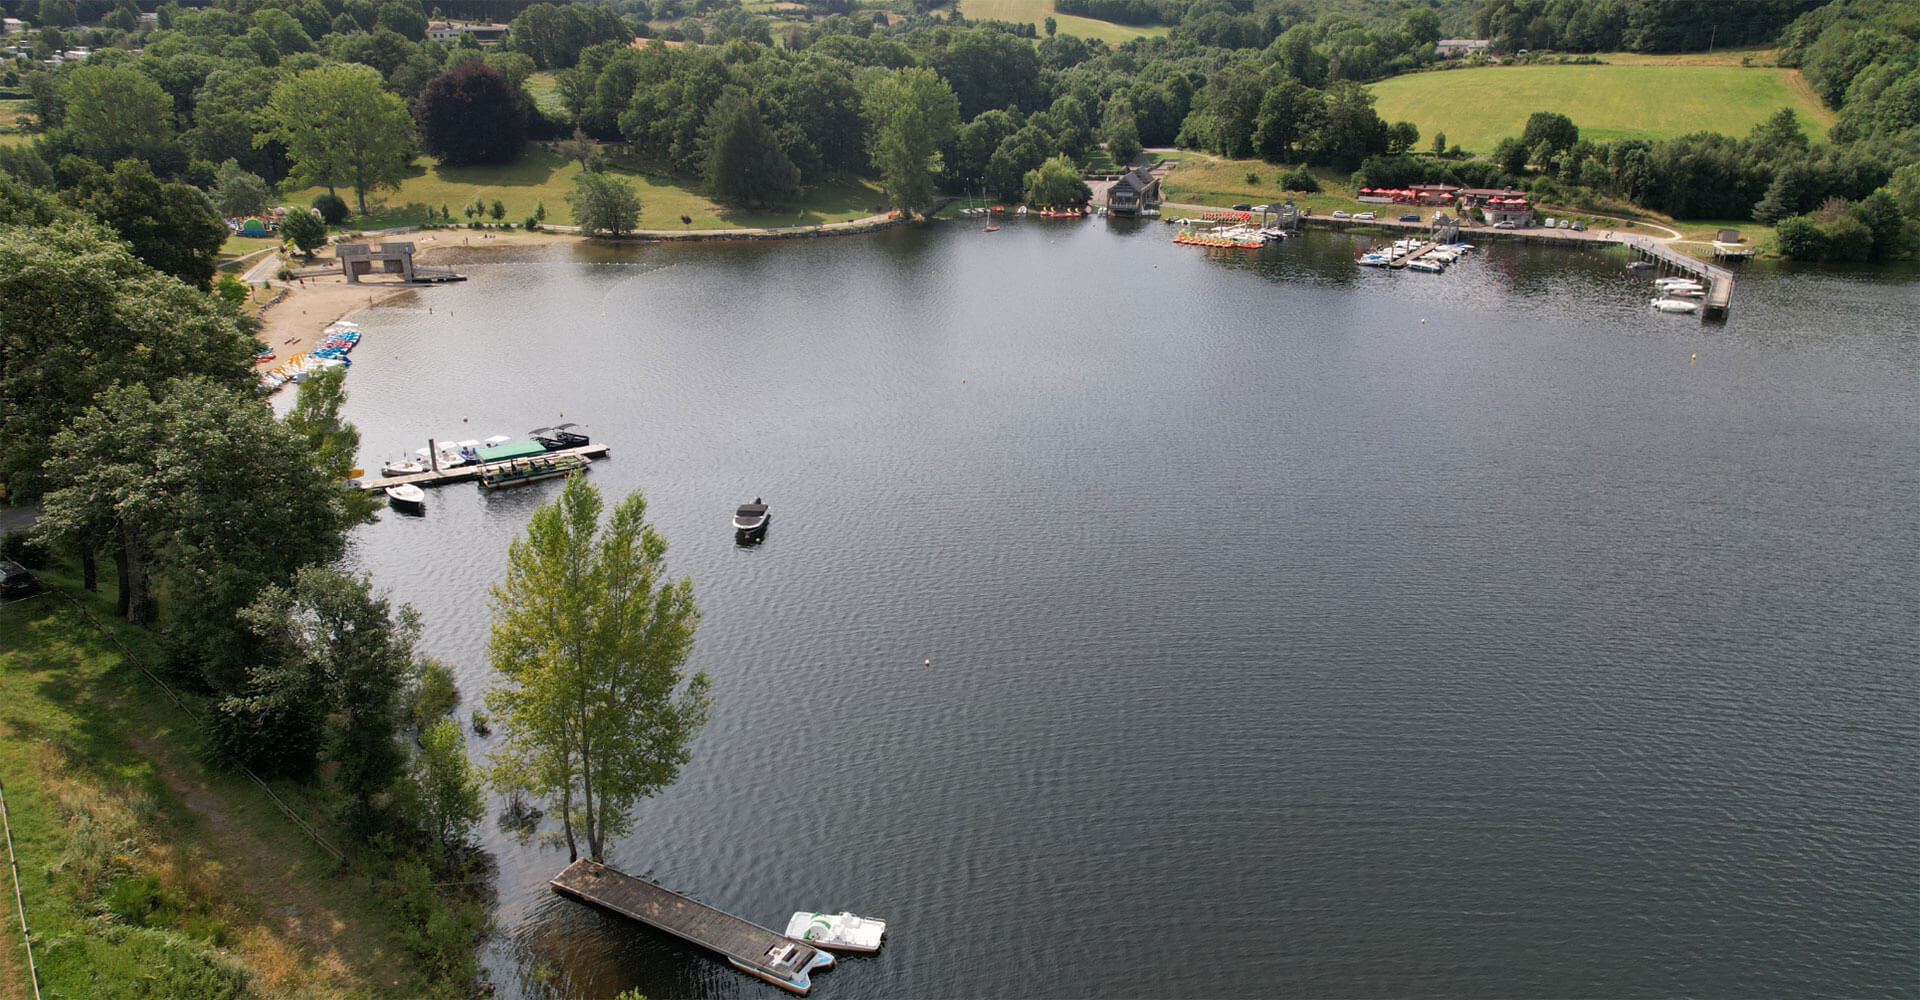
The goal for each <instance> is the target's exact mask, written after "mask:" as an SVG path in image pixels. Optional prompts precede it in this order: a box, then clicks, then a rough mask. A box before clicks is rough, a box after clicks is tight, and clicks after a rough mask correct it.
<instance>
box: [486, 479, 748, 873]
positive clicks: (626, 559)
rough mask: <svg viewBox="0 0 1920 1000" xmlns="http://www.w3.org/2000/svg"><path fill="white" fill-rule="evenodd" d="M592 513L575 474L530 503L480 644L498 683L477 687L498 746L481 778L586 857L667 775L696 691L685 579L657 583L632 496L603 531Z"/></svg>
mask: <svg viewBox="0 0 1920 1000" xmlns="http://www.w3.org/2000/svg"><path fill="white" fill-rule="evenodd" d="M601 508H602V504H601V501H600V493H599V491H598V490H597V489H595V488H594V487H593V485H592V484H590V483H588V482H587V480H586V478H585V477H584V476H575V477H574V478H573V479H572V480H570V481H569V482H568V483H567V488H566V490H565V491H563V492H562V493H561V494H560V497H559V499H557V500H555V501H554V502H552V503H549V504H543V505H542V506H541V507H540V508H539V509H538V510H536V511H534V513H533V518H532V520H531V521H529V522H528V524H527V534H526V536H525V537H524V538H518V539H515V540H514V542H513V545H512V547H511V548H509V549H508V550H507V577H506V579H505V580H503V581H501V582H500V583H498V584H496V585H495V586H494V588H493V619H494V625H493V635H492V638H491V640H490V641H489V643H488V648H487V651H488V656H489V659H490V660H491V662H492V664H493V668H494V669H495V670H497V671H499V673H500V676H501V677H502V678H503V679H504V683H503V684H502V685H500V686H498V687H495V688H493V689H492V690H489V691H488V692H487V707H488V708H489V709H490V710H492V712H493V713H494V715H495V716H496V719H497V721H498V722H499V724H500V730H501V736H502V742H503V746H502V748H501V750H500V752H499V753H497V754H495V755H494V756H493V768H492V772H491V775H490V777H491V780H492V782H493V784H494V785H495V787H498V788H501V789H503V790H523V791H526V792H528V793H530V794H533V795H536V796H540V797H543V798H546V799H548V801H549V803H550V804H551V805H553V806H554V807H555V808H556V809H557V811H558V813H559V815H560V822H561V825H562V828H563V829H564V831H565V834H566V839H567V854H568V856H569V857H570V858H578V857H579V856H580V841H581V840H585V841H586V853H587V856H588V857H591V858H593V859H595V860H599V859H601V858H603V857H604V856H605V854H606V847H607V843H608V842H609V841H610V840H612V839H613V838H615V837H617V836H619V835H621V834H622V833H625V832H626V831H627V830H628V829H630V828H631V827H632V822H633V818H632V809H633V806H634V804H635V803H636V802H638V801H640V800H641V799H644V798H647V797H649V796H651V795H653V794H654V793H655V792H658V791H659V790H660V789H662V788H665V787H666V786H667V785H669V784H672V783H673V781H674V779H675V778H676V777H678V775H679V773H680V766H681V765H682V764H684V763H686V762H687V760H688V759H689V756H690V752H689V750H688V747H687V744H688V743H689V741H691V740H692V738H693V736H694V734H695V733H697V732H699V730H700V727H701V726H703V725H705V724H706V721H707V712H708V705H709V700H708V691H709V688H710V685H709V683H708V681H707V676H706V674H704V673H696V674H694V675H693V676H692V677H683V676H682V674H681V668H682V667H683V666H684V665H685V663H686V661H687V657H688V655H689V654H691V653H692V652H693V633H694V629H695V627H696V626H697V625H698V624H699V621H700V612H699V609H698V608H696V607H695V606H694V603H693V583H692V581H690V580H686V579H681V580H678V581H670V580H668V579H667V578H666V554H667V541H666V539H665V538H663V537H661V536H660V534H659V532H657V531H655V530H654V529H653V526H652V525H650V524H648V523H647V521H646V512H647V502H646V500H645V498H643V497H642V496H641V495H640V494H639V493H637V492H636V493H634V494H632V495H630V496H628V497H627V498H626V499H625V500H622V501H620V503H619V504H617V505H616V506H615V507H614V509H613V515H612V517H611V518H610V519H608V521H607V523H606V524H605V525H604V527H603V526H602V525H601V523H600V514H601ZM683 681H684V685H683ZM555 797H557V799H558V801H557V802H553V799H554V798H555Z"/></svg>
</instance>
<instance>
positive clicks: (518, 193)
mask: <svg viewBox="0 0 1920 1000" xmlns="http://www.w3.org/2000/svg"><path fill="white" fill-rule="evenodd" d="M637 166H638V165H637V164H634V163H631V162H623V160H622V158H620V157H615V159H614V163H613V166H612V167H611V168H610V172H611V173H612V174H614V175H615V176H616V177H618V178H619V179H621V180H623V181H626V182H628V183H630V184H632V185H633V186H634V189H635V192H636V193H637V194H638V195H639V198H640V228H642V229H737V228H743V227H754V228H757V227H773V226H811V225H818V224H820V223H825V222H844V221H847V220H849V219H858V218H862V217H864V216H867V215H871V214H873V207H874V206H875V205H878V204H880V203H881V202H882V201H884V200H885V199H884V196H883V195H882V194H881V193H880V190H879V188H877V187H875V186H874V185H872V184H870V183H868V182H866V181H859V180H850V181H838V182H834V183H830V184H824V185H821V186H820V187H818V188H816V189H814V190H812V191H810V192H808V193H807V195H806V197H805V199H804V200H803V201H802V202H801V203H800V204H798V205H796V206H794V207H792V208H790V209H787V210H784V211H773V212H764V211H763V212H748V211H744V210H735V209H729V208H725V207H723V206H721V205H717V204H715V203H714V202H712V201H711V200H709V199H708V198H706V197H705V196H704V195H702V194H700V193H699V192H697V191H694V190H691V189H690V188H688V187H685V186H684V185H682V184H680V183H678V180H677V179H676V178H672V177H665V176H659V175H654V174H648V173H642V172H640V171H639V170H638V169H637ZM579 173H580V165H579V164H578V163H575V162H573V161H571V160H564V159H562V158H561V157H560V156H559V155H558V154H556V153H552V152H549V151H547V150H544V149H540V148H538V147H529V149H528V152H527V153H526V155H524V156H522V157H520V159H518V160H515V161H514V162H512V163H509V164H506V165H504V166H495V167H440V166H438V165H436V164H434V163H433V161H431V160H425V159H423V160H421V161H419V162H418V163H416V164H415V166H414V171H413V176H411V177H409V178H407V180H406V181H404V182H403V183H402V184H401V186H400V190H399V191H397V192H395V191H387V192H381V193H380V194H379V195H378V196H370V197H369V198H368V199H367V204H368V207H369V208H371V209H373V211H372V213H371V214H370V215H367V216H358V215H356V216H354V217H353V218H352V219H350V220H348V222H347V224H346V226H344V227H342V228H345V229H349V230H362V229H386V228H390V227H394V226H409V225H420V224H422V223H424V222H426V221H427V212H428V211H429V210H432V211H435V212H437V211H439V209H440V207H441V206H443V205H444V206H446V207H447V208H448V209H449V210H450V211H452V212H453V218H454V222H455V223H456V224H459V223H464V222H466V221H467V219H466V216H465V214H463V212H462V209H464V208H465V207H466V205H467V204H468V203H469V202H471V201H472V200H473V199H474V198H476V197H477V198H480V199H481V200H483V201H485V202H486V203H487V204H489V205H491V204H492V203H493V201H494V199H496V198H497V199H499V200H500V201H501V202H502V203H503V204H505V206H506V210H507V211H506V216H505V221H507V222H511V223H514V224H515V225H518V224H520V223H521V222H523V221H524V220H525V219H526V218H527V217H528V216H530V215H532V214H533V212H534V207H535V206H536V205H539V204H545V205H546V208H547V222H549V223H551V224H555V225H567V224H570V223H571V222H572V221H573V220H572V215H571V213H570V211H569V209H568V206H567V201H566V194H567V192H569V191H571V190H573V180H574V178H575V177H577V176H579ZM321 193H323V189H321V188H308V189H307V190H304V191H295V192H292V193H290V194H288V195H287V198H286V203H287V204H289V205H308V204H311V203H312V201H313V199H314V197H315V196H316V195H319V194H321ZM340 195H341V197H343V198H347V199H348V202H349V204H351V203H352V197H351V196H352V192H351V191H342V192H340ZM683 215H684V216H687V217H689V218H691V219H692V220H693V221H692V222H691V223H688V224H683V223H681V221H680V217H681V216H683Z"/></svg>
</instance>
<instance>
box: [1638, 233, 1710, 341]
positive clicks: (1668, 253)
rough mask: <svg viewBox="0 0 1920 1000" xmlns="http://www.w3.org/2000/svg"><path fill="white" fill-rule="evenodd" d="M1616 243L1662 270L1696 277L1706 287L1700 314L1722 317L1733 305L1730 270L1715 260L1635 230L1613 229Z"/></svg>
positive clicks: (1705, 317) (1704, 318)
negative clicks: (1688, 251)
mask: <svg viewBox="0 0 1920 1000" xmlns="http://www.w3.org/2000/svg"><path fill="white" fill-rule="evenodd" d="M1613 240H1614V242H1616V243H1622V244H1625V245H1626V246H1628V247H1631V248H1632V249H1633V250H1634V252H1636V253H1638V254H1639V255H1640V259H1642V260H1649V261H1652V262H1653V263H1655V264H1657V265H1659V269H1660V273H1661V274H1676V273H1678V274H1684V275H1687V276H1688V277H1691V278H1694V279H1696V280H1698V281H1699V282H1700V283H1701V284H1703V285H1705V286H1706V288H1707V295H1706V299H1705V301H1703V302H1702V303H1701V304H1700V318H1701V319H1703V320H1706V319H1718V320H1724V319H1726V318H1727V310H1728V309H1731V308H1732V307H1733V272H1732V271H1729V270H1727V269H1726V268H1724V267H1721V266H1720V265H1718V264H1709V263H1707V262H1706V261H1704V260H1701V259H1700V258H1698V257H1693V256H1689V255H1687V254H1683V253H1681V252H1680V251H1678V250H1675V249H1674V248H1672V247H1671V246H1668V245H1667V244H1666V243H1663V242H1661V241H1660V240H1655V239H1649V238H1647V237H1645V236H1641V235H1639V234H1637V233H1615V234H1614V236H1613Z"/></svg>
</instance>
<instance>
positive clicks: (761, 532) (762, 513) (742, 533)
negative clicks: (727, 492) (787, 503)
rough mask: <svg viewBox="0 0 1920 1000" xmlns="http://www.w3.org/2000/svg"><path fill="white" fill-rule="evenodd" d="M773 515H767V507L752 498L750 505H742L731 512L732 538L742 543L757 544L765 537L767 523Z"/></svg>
mask: <svg viewBox="0 0 1920 1000" xmlns="http://www.w3.org/2000/svg"><path fill="white" fill-rule="evenodd" d="M771 520H773V515H772V514H769V513H767V505H766V504H764V503H762V502H760V498H759V497H754V498H753V502H752V503H743V504H741V505H740V509H739V510H736V511H734V512H733V537H734V538H735V539H737V540H739V541H742V542H757V541H759V540H761V539H763V538H765V537H767V522H769V521H771Z"/></svg>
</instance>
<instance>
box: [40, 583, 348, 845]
mask: <svg viewBox="0 0 1920 1000" xmlns="http://www.w3.org/2000/svg"><path fill="white" fill-rule="evenodd" d="M61 596H63V597H65V598H66V599H67V602H68V603H69V604H72V605H73V607H74V609H75V610H77V611H79V612H80V614H81V616H83V617H84V618H86V620H87V621H88V622H89V623H91V624H92V625H93V627H94V628H95V629H98V630H99V632H100V634H101V635H104V636H106V637H107V640H108V641H110V642H112V643H113V644H114V646H116V647H118V648H119V650H120V655H122V656H124V657H126V660H127V662H128V663H130V664H133V668H134V669H135V670H138V671H140V673H141V674H142V675H143V676H145V677H146V679H147V680H150V681H152V682H153V683H154V685H155V686H156V687H158V688H159V689H160V691H161V693H163V694H165V695H166V696H167V700H169V701H171V702H173V705H174V707H175V708H178V709H179V710H180V711H182V712H184V713H186V716H187V718H189V719H192V720H193V724H194V725H196V726H201V723H200V717H199V716H197V715H195V714H194V713H193V709H191V708H188V707H187V703H186V702H184V701H182V700H180V696H179V695H177V694H175V693H174V691H173V688H171V687H168V686H167V682H166V681H163V680H161V679H160V678H159V677H157V676H155V675H154V673H153V671H151V670H148V669H147V668H146V667H145V666H144V665H142V664H141V662H140V660H139V659H138V658H137V657H135V656H134V655H133V651H132V650H130V649H128V648H127V647H126V644H125V643H123V642H121V641H120V637H119V636H117V635H114V634H113V633H112V632H111V631H108V630H107V628H106V626H104V625H101V624H100V622H99V620H98V619H96V618H94V617H93V614H92V613H91V612H89V611H88V610H87V608H86V605H84V604H81V603H80V602H79V601H78V600H75V599H74V598H73V596H72V595H70V594H62V595H61ZM201 730H202V731H203V732H204V731H205V727H204V726H201ZM233 765H234V766H235V767H237V768H239V769H240V773H241V774H244V775H246V776H247V778H248V780H250V781H252V782H253V783H254V784H255V785H257V786H258V787H259V789H260V791H262V792H264V793H266V796H267V798H268V800H269V801H271V802H272V803H273V804H274V805H275V806H277V807H279V809H280V812H281V813H283V814H285V815H286V817H287V818H288V819H290V820H292V821H293V825H294V826H297V827H299V828H300V832H302V833H304V834H306V835H307V838H308V839H310V840H312V841H313V842H314V843H315V844H318V845H319V846H320V849H321V850H323V851H325V852H327V853H328V854H330V855H332V856H333V859H334V860H335V861H338V862H340V863H341V864H348V863H349V862H348V861H347V855H346V853H345V852H343V851H341V850H340V849H339V848H338V847H335V846H333V845H332V844H330V843H328V842H327V839H326V838H325V837H322V836H320V831H318V830H315V829H314V828H313V826H312V825H311V824H309V823H308V822H307V821H306V820H304V819H302V818H301V817H300V814H299V813H296V812H294V811H293V807H292V806H290V805H287V804H286V802H285V801H283V800H282V799H281V798H280V796H278V795H275V794H273V789H271V788H268V787H267V783H266V782H264V781H261V780H260V776H259V775H257V774H254V773H253V769H252V768H250V767H248V766H246V765H245V764H241V763H240V762H238V761H234V762H233Z"/></svg>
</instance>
